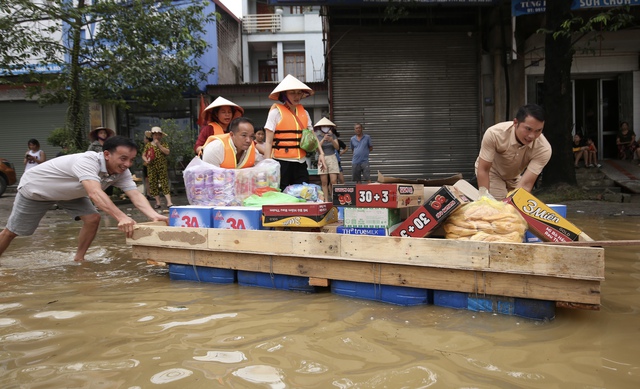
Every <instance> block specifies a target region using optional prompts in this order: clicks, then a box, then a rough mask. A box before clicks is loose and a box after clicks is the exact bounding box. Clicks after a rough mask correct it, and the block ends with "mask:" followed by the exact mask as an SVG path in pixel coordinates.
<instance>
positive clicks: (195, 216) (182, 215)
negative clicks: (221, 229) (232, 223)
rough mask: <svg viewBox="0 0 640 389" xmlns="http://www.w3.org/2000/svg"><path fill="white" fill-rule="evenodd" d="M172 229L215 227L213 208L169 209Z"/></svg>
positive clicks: (183, 206)
mask: <svg viewBox="0 0 640 389" xmlns="http://www.w3.org/2000/svg"><path fill="white" fill-rule="evenodd" d="M169 225H170V226H171V227H194V228H212V227H213V207H210V206H205V205H182V206H173V207H171V208H170V209H169Z"/></svg>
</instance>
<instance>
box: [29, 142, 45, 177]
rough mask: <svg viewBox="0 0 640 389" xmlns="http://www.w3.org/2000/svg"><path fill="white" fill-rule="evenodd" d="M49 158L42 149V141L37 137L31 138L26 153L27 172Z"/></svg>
mask: <svg viewBox="0 0 640 389" xmlns="http://www.w3.org/2000/svg"><path fill="white" fill-rule="evenodd" d="M46 160H47V155H46V154H45V153H44V151H42V150H40V142H38V140H37V139H34V138H32V139H29V141H28V142H27V152H26V154H25V155H24V171H25V173H26V172H27V171H28V170H30V169H32V168H34V167H36V166H38V165H39V164H41V163H43V162H44V161H46Z"/></svg>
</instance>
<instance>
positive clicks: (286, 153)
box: [264, 74, 325, 190]
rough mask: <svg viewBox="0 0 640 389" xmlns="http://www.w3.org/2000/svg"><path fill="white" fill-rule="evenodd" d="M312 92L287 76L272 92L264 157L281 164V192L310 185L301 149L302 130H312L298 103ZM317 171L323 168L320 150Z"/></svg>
mask: <svg viewBox="0 0 640 389" xmlns="http://www.w3.org/2000/svg"><path fill="white" fill-rule="evenodd" d="M313 93H314V92H313V90H312V89H311V88H309V87H308V86H307V85H305V84H304V83H303V82H301V81H300V80H298V79H297V78H295V77H294V76H292V75H291V74H288V75H287V76H286V77H285V78H284V80H282V81H281V82H280V83H279V84H278V86H277V87H276V88H275V89H274V90H273V92H271V94H270V95H269V98H270V99H271V100H276V101H277V102H276V103H274V104H273V105H272V106H271V109H270V110H269V115H268V116H267V122H266V123H265V125H264V129H265V142H264V144H265V146H264V157H265V158H273V159H275V160H276V161H278V163H280V189H282V190H284V189H285V188H286V187H287V186H289V185H292V184H302V183H305V182H309V171H308V170H307V161H306V156H307V153H306V151H304V150H302V149H301V148H300V140H301V138H302V130H303V129H306V128H308V129H313V126H312V124H311V117H310V116H309V112H307V110H305V109H304V107H303V106H302V104H300V101H301V100H302V99H304V98H305V97H308V96H311V95H313ZM318 153H319V156H318V168H320V166H325V161H324V153H323V152H322V148H319V149H318Z"/></svg>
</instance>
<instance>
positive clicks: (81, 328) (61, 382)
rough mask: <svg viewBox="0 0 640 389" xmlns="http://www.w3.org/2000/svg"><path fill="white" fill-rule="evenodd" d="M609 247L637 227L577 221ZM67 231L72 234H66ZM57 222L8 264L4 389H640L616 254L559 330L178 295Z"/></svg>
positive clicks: (229, 288)
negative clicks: (78, 258)
mask: <svg viewBox="0 0 640 389" xmlns="http://www.w3.org/2000/svg"><path fill="white" fill-rule="evenodd" d="M569 218H570V220H572V221H573V222H574V223H575V224H577V225H579V226H581V227H582V228H583V229H585V231H586V232H587V233H588V234H589V235H591V236H592V237H593V238H596V239H637V238H638V236H637V233H638V231H640V228H639V227H640V217H638V216H635V217H633V216H607V217H595V216H585V215H580V214H578V213H576V214H572V215H569ZM63 220H65V221H63ZM78 227H79V226H78V225H77V224H75V223H72V222H67V221H66V218H64V214H62V217H61V219H60V220H56V219H55V217H54V218H47V219H44V220H43V222H42V226H41V228H39V229H38V230H37V232H36V234H35V235H34V236H32V237H27V238H18V239H16V240H15V241H14V243H13V244H12V246H11V247H10V248H9V249H8V250H7V252H5V254H4V256H3V257H2V258H0V285H1V289H0V388H4V389H6V388H154V387H159V388H160V387H162V388H181V389H186V388H217V387H220V388H273V389H276V388H340V389H346V388H391V389H394V388H427V387H431V388H638V387H640V369H639V367H640V254H639V251H638V249H639V248H638V247H626V248H607V249H606V281H605V282H604V283H603V286H602V309H601V310H600V311H598V312H594V311H580V310H568V309H558V311H557V314H556V318H555V320H552V321H550V322H537V321H532V320H526V319H521V318H518V317H513V316H504V315H494V314H487V313H478V312H470V311H463V310H454V309H449V308H442V307H436V306H417V307H399V306H394V305H390V304H384V303H376V302H370V301H366V300H357V299H351V298H347V297H341V296H337V295H333V294H331V293H320V294H303V293H296V292H288V291H278V290H270V289H263V288H254V287H246V286H238V285H237V284H231V285H216V284H199V283H195V282H184V281H181V282H178V281H170V280H169V276H168V273H167V270H165V269H160V268H158V267H154V266H150V265H147V264H146V263H144V262H142V261H138V260H134V259H132V258H131V253H130V249H129V247H128V246H126V245H125V244H124V236H123V235H122V234H121V233H120V232H118V231H117V230H116V229H115V228H114V227H113V226H112V225H109V223H105V226H103V228H102V230H101V232H100V233H99V235H98V239H97V240H96V242H95V243H94V245H93V247H92V248H91V250H90V252H89V256H88V260H87V261H86V262H85V263H82V264H75V263H73V262H72V257H73V252H74V250H75V239H76V234H77V231H78Z"/></svg>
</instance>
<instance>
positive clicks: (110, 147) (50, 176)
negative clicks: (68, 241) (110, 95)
mask: <svg viewBox="0 0 640 389" xmlns="http://www.w3.org/2000/svg"><path fill="white" fill-rule="evenodd" d="M102 148H103V152H101V153H96V152H94V151H87V152H85V153H81V154H69V155H64V156H61V157H58V158H54V159H51V160H49V161H46V162H44V163H42V164H40V165H38V166H37V167H35V168H33V169H31V170H29V171H28V172H25V173H24V174H23V176H22V178H21V179H20V183H19V184H18V193H17V194H16V199H15V201H14V203H13V209H12V211H11V215H10V216H9V220H8V221H7V226H6V227H5V229H4V230H3V231H2V232H0V256H1V255H2V253H3V252H4V251H5V250H6V249H7V247H9V245H10V244H11V242H12V241H13V239H14V238H15V237H16V236H28V235H32V234H33V232H34V231H35V230H36V228H37V227H38V224H39V223H40V220H41V219H42V218H43V217H44V215H45V214H46V213H47V211H48V210H49V209H50V208H51V206H52V205H54V204H57V205H58V207H60V208H63V209H65V210H66V211H67V213H69V214H70V215H71V216H72V217H74V218H75V219H76V220H82V222H83V225H82V228H81V229H80V234H79V236H78V249H77V251H76V255H75V257H74V260H75V261H82V260H84V256H85V254H86V252H87V250H88V249H89V246H90V245H91V242H93V239H94V238H95V236H96V233H97V232H98V227H99V226H100V213H98V210H97V209H96V207H98V208H99V209H101V210H102V211H104V212H106V213H108V214H109V215H111V216H112V217H113V218H114V219H116V221H117V222H118V229H119V230H120V231H122V232H124V233H125V234H127V236H128V237H131V236H132V235H133V226H134V225H135V224H136V222H135V220H133V219H132V218H131V217H129V216H127V215H126V214H125V213H124V212H122V211H121V210H120V208H118V207H117V206H116V205H115V204H114V203H113V201H111V198H110V197H109V196H107V194H105V193H104V189H106V188H108V187H110V186H112V185H113V186H116V187H118V188H120V189H122V191H123V192H124V193H125V194H126V195H127V196H128V197H129V199H131V202H132V203H133V204H134V205H135V206H136V207H137V208H138V209H139V210H140V211H142V213H144V214H145V215H146V216H147V217H148V218H149V219H151V220H153V221H164V222H166V221H167V217H166V216H163V215H160V214H158V213H157V212H156V211H154V209H153V207H151V204H149V201H147V199H146V198H145V197H144V195H142V193H140V192H139V191H138V189H137V186H136V184H135V183H134V182H133V179H132V178H131V172H130V171H129V167H130V166H131V165H133V161H134V159H135V158H136V155H137V153H138V146H137V145H136V143H135V142H134V141H132V140H131V139H129V138H125V137H122V136H113V137H111V138H109V139H107V140H106V141H105V142H104V144H103V146H102ZM92 202H93V203H92ZM94 204H95V205H94Z"/></svg>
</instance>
